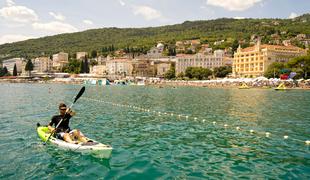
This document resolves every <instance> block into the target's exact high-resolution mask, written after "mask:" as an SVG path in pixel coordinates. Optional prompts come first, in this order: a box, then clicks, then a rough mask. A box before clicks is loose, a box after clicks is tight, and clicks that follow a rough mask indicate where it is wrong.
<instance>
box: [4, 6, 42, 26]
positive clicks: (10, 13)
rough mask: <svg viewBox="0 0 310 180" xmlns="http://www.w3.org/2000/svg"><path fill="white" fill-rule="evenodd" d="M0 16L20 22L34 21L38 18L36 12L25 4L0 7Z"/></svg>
mask: <svg viewBox="0 0 310 180" xmlns="http://www.w3.org/2000/svg"><path fill="white" fill-rule="evenodd" d="M0 16H1V17H3V18H4V19H6V20H9V21H15V22H20V23H27V22H34V21H37V20H38V16H37V14H36V13H35V12H34V11H33V10H32V9H29V8H27V7H25V6H8V7H3V8H2V9H0Z"/></svg>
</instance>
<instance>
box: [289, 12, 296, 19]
mask: <svg viewBox="0 0 310 180" xmlns="http://www.w3.org/2000/svg"><path fill="white" fill-rule="evenodd" d="M297 16H298V15H297V14H296V13H294V12H292V13H291V14H290V16H289V17H288V18H289V19H294V18H295V17H297Z"/></svg>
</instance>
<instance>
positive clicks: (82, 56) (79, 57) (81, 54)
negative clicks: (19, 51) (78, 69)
mask: <svg viewBox="0 0 310 180" xmlns="http://www.w3.org/2000/svg"><path fill="white" fill-rule="evenodd" d="M87 55H88V53H87V52H76V59H77V60H83V59H85V57H86V56H87Z"/></svg>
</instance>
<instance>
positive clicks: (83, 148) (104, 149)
mask: <svg viewBox="0 0 310 180" xmlns="http://www.w3.org/2000/svg"><path fill="white" fill-rule="evenodd" d="M37 133H38V135H39V137H40V138H41V139H42V140H43V141H44V142H45V141H46V140H47V139H48V137H49V136H50V135H51V132H50V131H49V129H48V127H47V126H38V127H37ZM87 140H89V142H86V143H83V142H79V143H78V144H72V143H68V142H66V141H63V140H61V139H57V138H55V137H53V136H51V137H50V139H49V140H48V141H49V142H50V143H52V144H55V145H57V146H59V147H61V148H64V149H69V150H73V151H78V152H83V153H90V154H92V155H95V156H96V157H99V158H110V157H111V154H112V149H113V148H112V147H111V146H110V145H105V144H102V143H100V142H97V141H95V140H93V139H89V138H87Z"/></svg>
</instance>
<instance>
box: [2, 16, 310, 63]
mask: <svg viewBox="0 0 310 180" xmlns="http://www.w3.org/2000/svg"><path fill="white" fill-rule="evenodd" d="M281 32H282V33H281ZM283 32H285V33H283ZM275 33H278V34H279V36H280V38H281V39H282V40H283V39H288V38H292V37H295V36H296V35H297V34H300V33H303V34H310V14H305V15H302V16H300V17H297V18H295V19H228V18H222V19H216V20H208V21H186V22H184V23H182V24H176V25H168V26H161V27H148V28H114V27H113V28H101V29H92V30H87V31H83V32H76V33H68V34H60V35H55V36H48V37H43V38H38V39H31V40H26V41H21V42H16V43H10V44H3V45H0V57H1V59H5V58H9V57H25V56H28V57H36V56H40V55H42V54H45V55H46V56H48V55H52V54H54V53H57V52H59V51H64V52H68V53H70V54H73V53H75V52H78V51H87V52H91V51H93V50H96V51H98V52H99V53H100V52H101V51H102V49H103V48H104V47H108V46H111V45H113V46H114V47H115V48H116V49H123V48H127V47H134V48H143V49H149V48H150V47H152V46H154V45H155V44H156V43H157V42H159V41H161V42H164V43H165V44H168V45H169V44H170V45H171V46H173V45H174V44H175V41H178V40H188V39H200V40H201V42H202V43H210V44H213V42H215V41H218V40H225V43H224V44H223V45H222V48H223V47H228V46H231V45H232V43H233V41H234V40H238V41H239V40H242V41H243V42H249V40H250V37H251V35H253V34H256V35H259V36H262V37H263V39H262V41H263V43H266V42H268V41H269V40H270V35H271V34H275Z"/></svg>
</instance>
